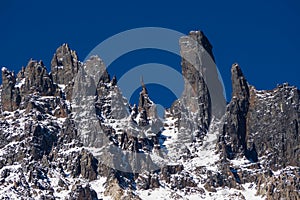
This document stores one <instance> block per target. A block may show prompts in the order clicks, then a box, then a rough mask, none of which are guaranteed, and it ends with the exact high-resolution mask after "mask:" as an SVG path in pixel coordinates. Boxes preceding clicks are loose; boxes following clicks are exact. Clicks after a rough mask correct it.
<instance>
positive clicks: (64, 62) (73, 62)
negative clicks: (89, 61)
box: [51, 44, 80, 85]
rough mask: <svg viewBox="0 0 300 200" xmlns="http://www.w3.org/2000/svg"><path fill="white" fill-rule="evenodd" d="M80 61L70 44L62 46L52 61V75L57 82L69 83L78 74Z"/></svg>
mask: <svg viewBox="0 0 300 200" xmlns="http://www.w3.org/2000/svg"><path fill="white" fill-rule="evenodd" d="M79 67H80V63H79V61H78V56H77V54H76V52H75V51H73V50H71V49H70V47H69V45H68V44H63V45H62V46H60V47H59V48H58V49H57V50H56V53H55V54H54V56H53V58H52V61H51V75H52V77H53V81H54V82H55V83H57V84H64V85H68V84H69V83H70V82H71V81H73V79H74V77H75V76H76V74H77V72H78V69H79Z"/></svg>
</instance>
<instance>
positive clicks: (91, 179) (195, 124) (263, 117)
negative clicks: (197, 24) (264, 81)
mask: <svg viewBox="0 0 300 200" xmlns="http://www.w3.org/2000/svg"><path fill="white" fill-rule="evenodd" d="M179 45H180V53H181V56H182V62H181V65H182V76H183V79H184V91H183V93H182V96H181V97H180V98H179V99H177V100H176V101H175V102H174V103H173V104H172V105H171V106H170V108H168V109H166V110H165V115H164V118H163V119H161V118H160V117H158V114H157V111H156V104H155V102H153V101H152V100H151V98H150V96H151V94H149V92H148V90H147V88H146V87H147V86H146V85H145V84H144V83H143V81H142V83H141V85H142V90H141V92H140V96H139V99H138V102H139V103H138V105H130V103H129V102H128V100H127V99H126V98H124V97H123V95H122V91H121V90H120V88H119V87H118V83H117V78H118V77H115V76H111V75H110V74H109V73H108V72H107V71H106V67H105V64H104V62H103V61H102V60H101V58H100V57H98V56H92V57H91V58H89V59H88V60H87V61H86V62H80V61H79V58H78V56H77V54H76V52H75V51H74V50H71V49H70V47H69V46H68V45H67V44H63V45H62V46H61V47H59V48H58V49H57V50H56V52H55V54H54V56H53V59H52V61H51V66H50V69H51V71H50V72H49V71H47V67H46V66H45V65H44V63H43V62H42V61H35V60H30V61H29V62H28V64H27V65H26V67H23V68H22V69H21V71H20V72H18V73H17V74H15V73H14V72H13V71H10V70H9V69H7V68H5V67H3V68H2V85H1V89H0V94H1V98H0V100H1V102H0V107H1V114H0V199H72V200H73V199H74V200H75V199H78V200H83V199H84V200H85V199H87V200H97V199H116V200H118V199H124V200H125V199H197V200H198V199H249V200H252V199H268V200H269V199H285V200H299V199H300V136H299V132H300V128H299V126H300V124H299V123H300V102H299V100H300V91H299V90H298V89H297V88H296V87H293V86H290V85H288V84H287V83H285V84H282V85H278V86H277V87H276V88H275V89H273V90H257V89H256V88H255V87H254V86H252V85H250V84H249V83H248V82H247V79H246V77H245V75H244V74H243V72H242V69H241V67H240V66H239V65H238V64H236V63H235V64H233V65H232V68H231V74H232V77H231V78H232V98H231V100H230V102H228V103H226V100H225V98H224V96H223V86H222V83H221V81H220V79H219V77H218V73H217V68H216V66H215V62H214V56H213V51H212V45H211V43H210V42H209V41H208V39H207V37H206V36H205V35H204V34H203V32H201V31H192V32H190V34H189V35H187V36H184V37H182V38H180V41H179ZM100 56H101V55H100ZM161 98H166V97H163V94H162V96H161Z"/></svg>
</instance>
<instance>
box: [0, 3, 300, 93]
mask: <svg viewBox="0 0 300 200" xmlns="http://www.w3.org/2000/svg"><path fill="white" fill-rule="evenodd" d="M0 24H1V29H0V47H1V48H0V51H1V52H0V65H1V66H7V67H8V68H10V69H14V70H15V71H18V70H19V69H20V68H21V66H22V65H26V64H27V62H28V60H29V59H30V58H34V59H37V60H40V59H41V60H43V61H44V63H45V64H46V65H47V66H48V67H49V65H50V60H51V58H52V56H53V53H54V52H55V50H56V48H57V47H58V46H59V45H61V44H62V43H65V42H67V43H69V45H70V47H71V48H72V49H74V50H76V51H77V53H78V55H79V57H80V59H81V60H84V58H85V56H86V55H87V54H88V53H89V52H90V51H91V50H92V49H93V48H94V47H95V46H96V45H97V44H99V43H100V42H101V41H103V40H105V39H106V38H108V37H110V36H112V35H114V34H117V33H119V32H121V31H125V30H127V29H132V28H137V27H145V26H155V27H164V28H170V29H174V30H177V31H180V32H183V33H186V34H187V33H188V32H189V31H190V30H198V29H201V30H203V31H204V32H205V34H206V35H207V37H208V38H209V40H210V42H211V43H212V44H213V47H214V48H213V52H214V55H215V58H216V63H217V65H218V67H219V70H220V72H221V75H222V77H223V80H224V83H225V86H226V91H227V96H230V95H231V94H230V93H231V81H230V67H231V65H232V63H234V62H238V63H239V64H240V65H241V67H242V69H243V72H244V74H245V75H246V77H247V79H248V81H249V82H250V83H251V84H254V85H255V86H256V87H257V88H258V89H272V88H274V87H275V86H276V84H277V83H283V82H286V81H287V82H289V83H290V84H292V85H297V86H298V87H300V81H299V72H300V68H299V67H300V66H299V58H300V51H299V48H300V39H299V37H300V3H299V1H297V0H285V1H283V0H273V1H257V0H252V1H230V0H229V1H209V0H206V1H199V0H198V1H163V0H160V1H155V0H152V1H142V0H139V1H119V2H117V1H100V0H97V1H89V0H85V1H57V0H52V1H35V0H32V1H31V0H27V1H15V0H1V2H0ZM138 55H139V56H138ZM136 57H137V58H135V57H131V59H124V60H123V61H122V60H121V61H119V62H116V63H119V64H120V65H126V63H127V64H128V62H130V60H133V59H138V60H142V59H143V58H142V57H141V56H140V54H137V56H136ZM158 57H159V56H158ZM166 58H168V56H166ZM178 60H179V59H177V60H176V59H175V60H173V61H171V62H173V63H176V62H177V61H178ZM156 61H157V62H160V60H156ZM122 62H123V63H122ZM125 62H126V63H125ZM167 62H168V61H167ZM129 65H130V63H129ZM178 65H179V63H178Z"/></svg>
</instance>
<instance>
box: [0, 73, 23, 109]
mask: <svg viewBox="0 0 300 200" xmlns="http://www.w3.org/2000/svg"><path fill="white" fill-rule="evenodd" d="M15 85H16V77H15V74H14V72H10V71H8V70H7V69H6V68H2V92H1V103H2V110H3V111H14V110H16V109H18V107H19V105H20V103H21V96H20V90H19V88H18V87H17V88H16V87H15Z"/></svg>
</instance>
